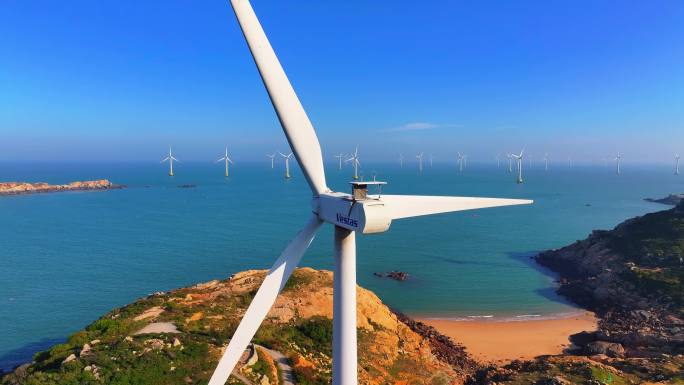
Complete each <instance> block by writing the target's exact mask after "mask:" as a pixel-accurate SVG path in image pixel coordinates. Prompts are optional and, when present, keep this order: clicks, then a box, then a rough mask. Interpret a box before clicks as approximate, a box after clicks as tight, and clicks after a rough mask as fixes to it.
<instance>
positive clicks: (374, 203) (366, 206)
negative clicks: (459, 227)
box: [209, 0, 532, 385]
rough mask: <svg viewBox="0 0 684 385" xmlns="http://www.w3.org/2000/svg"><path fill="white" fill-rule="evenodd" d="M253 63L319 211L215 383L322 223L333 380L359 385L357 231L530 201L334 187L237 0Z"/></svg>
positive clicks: (251, 313) (275, 64)
mask: <svg viewBox="0 0 684 385" xmlns="http://www.w3.org/2000/svg"><path fill="white" fill-rule="evenodd" d="M231 4H232V6H233V10H234V11H235V14H236V16H237V19H238V22H239V23H240V26H241V27H242V32H243V35H244V37H245V39H246V40H247V44H248V45H249V48H250V50H251V53H252V56H253V57H254V61H255V63H256V65H257V68H258V70H259V72H260V74H261V78H262V80H263V84H264V85H265V87H266V90H267V91H268V93H269V96H270V99H271V102H272V104H273V107H274V108H275V110H276V113H277V115H278V118H279V120H280V123H281V126H282V128H283V131H285V136H286V138H287V140H288V142H289V144H290V147H291V148H292V151H293V152H294V154H295V157H296V158H297V161H298V163H299V165H300V166H301V168H302V172H303V173H304V176H305V177H306V181H307V182H308V184H309V186H310V187H311V192H312V194H313V199H312V206H311V210H312V214H311V217H310V219H309V221H308V222H307V223H306V225H305V226H304V228H303V229H302V230H301V231H300V232H299V233H298V234H297V235H296V237H295V238H294V239H293V240H292V241H291V242H290V244H289V245H288V246H287V247H286V248H285V250H284V251H283V253H282V254H281V255H280V257H279V258H278V259H277V260H276V261H275V264H274V265H273V267H272V268H271V269H270V270H269V272H268V273H267V274H266V277H265V279H264V281H263V283H262V284H261V287H259V289H258V291H257V292H256V294H255V295H254V298H253V299H252V302H251V303H250V305H249V308H248V309H247V311H246V312H245V315H244V317H243V319H242V321H241V322H240V324H239V325H238V327H237V330H236V331H235V334H234V335H233V337H232V338H231V339H230V342H229V344H228V347H227V348H226V350H225V352H224V353H223V356H222V357H221V359H220V361H219V363H218V366H217V367H216V370H215V371H214V373H213V375H212V377H211V379H210V380H209V385H224V384H225V383H226V381H227V380H228V377H229V376H230V374H231V372H232V371H233V369H234V367H235V364H236V363H237V362H238V360H239V359H240V356H241V355H242V354H243V352H244V350H245V348H246V347H247V345H248V344H249V342H250V340H251V339H252V337H253V336H254V334H255V333H256V331H257V329H258V328H259V326H260V325H261V323H262V322H263V320H264V319H265V318H266V315H267V314H268V311H269V309H270V308H271V306H272V305H273V303H274V302H275V300H276V297H277V296H278V293H279V292H280V291H281V290H282V289H283V287H284V286H285V283H286V282H287V279H288V278H289V277H290V275H291V274H292V272H293V271H294V269H295V267H296V266H297V264H298V263H299V261H300V260H301V258H302V255H303V254H304V252H305V251H306V249H307V248H308V247H309V244H310V243H311V241H312V240H313V238H314V236H315V235H316V231H317V230H318V228H319V227H320V226H321V225H322V224H323V223H325V222H327V223H330V224H332V225H334V226H335V227H334V228H335V233H334V234H335V236H334V275H333V277H334V287H333V316H334V319H333V357H332V359H333V364H332V375H333V381H332V383H333V385H357V383H358V382H357V343H356V341H357V340H356V333H357V331H356V234H357V233H360V234H369V233H381V232H384V231H386V230H388V229H389V226H390V224H391V221H392V220H397V219H402V218H409V217H415V216H420V215H429V214H437V213H444V212H451V211H461V210H468V209H477V208H485V207H495V206H510V205H518V204H529V203H532V201H528V200H521V199H500V198H499V199H495V198H466V197H429V196H402V195H382V196H380V195H368V186H369V185H381V184H384V183H383V182H352V194H351V195H350V194H345V193H340V192H333V191H332V190H330V188H328V186H327V184H326V180H325V170H324V168H323V156H322V153H321V147H320V143H319V141H318V137H317V136H316V131H315V130H314V128H313V125H312V124H311V122H310V121H309V118H308V117H307V115H306V112H305V111H304V108H303V107H302V105H301V103H300V102H299V99H298V98H297V95H296V94H295V92H294V89H293V88H292V85H291V84H290V82H289V80H288V79H287V76H286V75H285V71H283V69H282V67H281V65H280V62H279V61H278V58H277V57H276V55H275V52H273V49H272V48H271V45H270V43H269V42H268V39H267V37H266V35H265V33H264V31H263V29H262V28H261V25H260V24H259V21H258V19H257V17H256V15H255V14H254V11H253V9H252V7H251V5H250V3H249V1H248V0H231Z"/></svg>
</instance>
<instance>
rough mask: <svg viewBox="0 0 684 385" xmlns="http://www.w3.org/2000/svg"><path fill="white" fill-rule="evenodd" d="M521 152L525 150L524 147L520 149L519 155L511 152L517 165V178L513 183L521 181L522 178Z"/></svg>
mask: <svg viewBox="0 0 684 385" xmlns="http://www.w3.org/2000/svg"><path fill="white" fill-rule="evenodd" d="M523 152H525V150H524V149H523V150H522V151H520V155H515V154H511V157H513V158H514V159H515V160H516V163H517V165H518V178H517V179H516V180H515V183H518V184H519V183H522V182H523V178H522V166H523Z"/></svg>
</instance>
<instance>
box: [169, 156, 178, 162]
mask: <svg viewBox="0 0 684 385" xmlns="http://www.w3.org/2000/svg"><path fill="white" fill-rule="evenodd" d="M169 158H171V159H173V160H175V161H176V162H180V160H178V159H176V158H174V157H172V156H170V157H169Z"/></svg>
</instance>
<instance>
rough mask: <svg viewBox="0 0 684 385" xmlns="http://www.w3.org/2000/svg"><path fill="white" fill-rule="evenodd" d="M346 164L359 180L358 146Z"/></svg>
mask: <svg viewBox="0 0 684 385" xmlns="http://www.w3.org/2000/svg"><path fill="white" fill-rule="evenodd" d="M240 1H242V0H240ZM245 1H248V0H245ZM345 162H352V163H353V164H354V180H356V179H359V166H360V165H361V162H359V146H356V149H355V150H354V153H353V154H352V156H351V158H349V159H347V160H346V161H345Z"/></svg>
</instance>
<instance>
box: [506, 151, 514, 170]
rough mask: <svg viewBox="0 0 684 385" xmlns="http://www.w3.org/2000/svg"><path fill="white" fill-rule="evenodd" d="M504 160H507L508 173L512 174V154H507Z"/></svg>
mask: <svg viewBox="0 0 684 385" xmlns="http://www.w3.org/2000/svg"><path fill="white" fill-rule="evenodd" d="M506 158H508V173H509V174H510V173H512V172H513V154H508V155H506Z"/></svg>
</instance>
